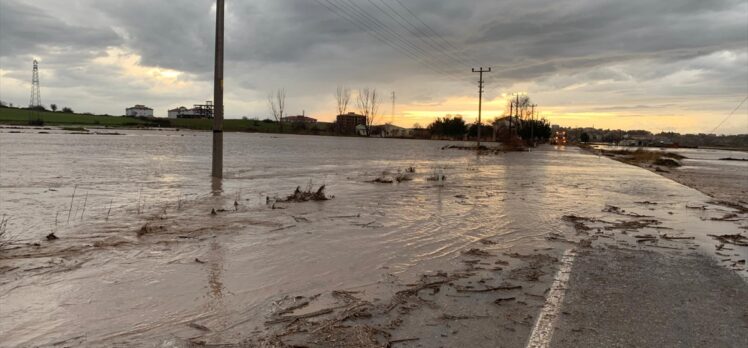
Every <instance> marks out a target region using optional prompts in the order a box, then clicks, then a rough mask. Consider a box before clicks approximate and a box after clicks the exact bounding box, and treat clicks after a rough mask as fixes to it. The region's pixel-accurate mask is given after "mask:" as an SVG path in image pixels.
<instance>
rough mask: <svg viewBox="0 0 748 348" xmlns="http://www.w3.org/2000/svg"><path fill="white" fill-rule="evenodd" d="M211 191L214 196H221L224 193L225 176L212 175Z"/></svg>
mask: <svg viewBox="0 0 748 348" xmlns="http://www.w3.org/2000/svg"><path fill="white" fill-rule="evenodd" d="M210 179H211V186H210V189H211V193H212V194H213V196H214V197H219V196H221V194H222V193H223V178H216V177H211V178H210Z"/></svg>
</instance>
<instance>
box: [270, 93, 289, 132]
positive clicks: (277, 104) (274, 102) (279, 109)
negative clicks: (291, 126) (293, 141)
mask: <svg viewBox="0 0 748 348" xmlns="http://www.w3.org/2000/svg"><path fill="white" fill-rule="evenodd" d="M268 107H270V112H272V113H273V118H275V121H276V122H278V124H279V125H280V132H281V133H283V113H284V112H285V109H286V90H285V89H283V88H281V89H279V90H278V91H277V92H276V93H275V94H273V92H270V93H269V94H268Z"/></svg>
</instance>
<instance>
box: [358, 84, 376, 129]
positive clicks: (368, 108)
mask: <svg viewBox="0 0 748 348" xmlns="http://www.w3.org/2000/svg"><path fill="white" fill-rule="evenodd" d="M358 109H359V112H360V113H361V115H363V116H366V135H367V136H369V135H371V127H372V126H373V125H374V122H375V121H376V118H377V113H378V112H379V96H378V95H377V90H376V89H371V90H370V89H368V88H364V89H359V90H358Z"/></svg>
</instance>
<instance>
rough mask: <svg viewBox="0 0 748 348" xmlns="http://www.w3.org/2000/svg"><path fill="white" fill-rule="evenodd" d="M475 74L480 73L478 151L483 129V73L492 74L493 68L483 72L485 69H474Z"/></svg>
mask: <svg viewBox="0 0 748 348" xmlns="http://www.w3.org/2000/svg"><path fill="white" fill-rule="evenodd" d="M473 72H474V73H476V72H477V73H479V74H480V75H479V76H480V78H479V79H478V149H480V129H481V123H480V118H481V111H482V108H483V73H490V72H491V68H490V67H489V68H488V70H483V67H480V69H478V70H475V68H473Z"/></svg>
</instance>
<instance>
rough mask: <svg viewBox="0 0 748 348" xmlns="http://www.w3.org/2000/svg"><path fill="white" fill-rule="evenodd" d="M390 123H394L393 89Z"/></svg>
mask: <svg viewBox="0 0 748 348" xmlns="http://www.w3.org/2000/svg"><path fill="white" fill-rule="evenodd" d="M390 123H395V91H392V112H391V113H390Z"/></svg>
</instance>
